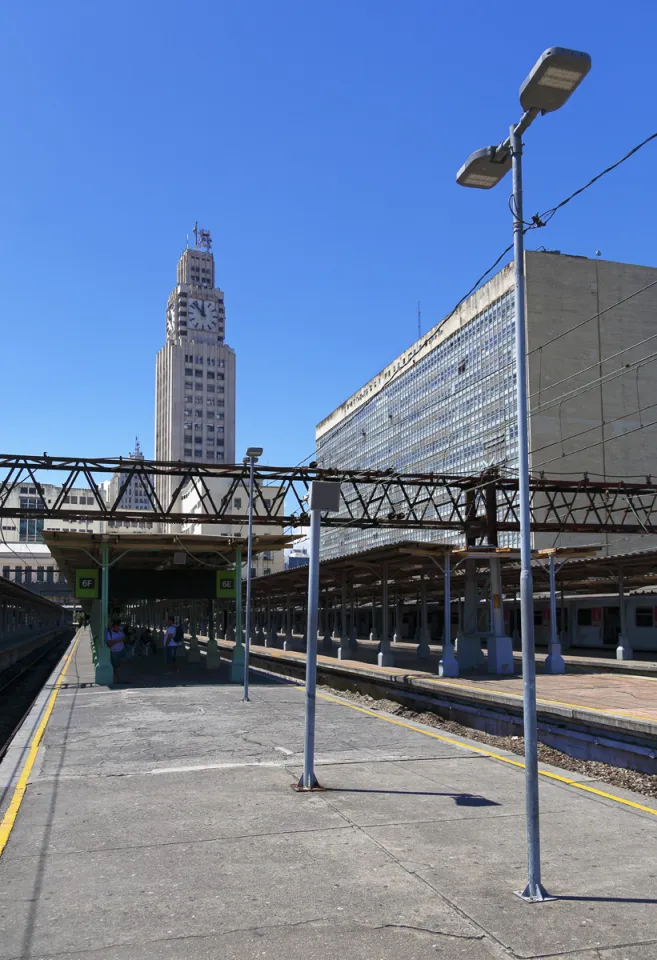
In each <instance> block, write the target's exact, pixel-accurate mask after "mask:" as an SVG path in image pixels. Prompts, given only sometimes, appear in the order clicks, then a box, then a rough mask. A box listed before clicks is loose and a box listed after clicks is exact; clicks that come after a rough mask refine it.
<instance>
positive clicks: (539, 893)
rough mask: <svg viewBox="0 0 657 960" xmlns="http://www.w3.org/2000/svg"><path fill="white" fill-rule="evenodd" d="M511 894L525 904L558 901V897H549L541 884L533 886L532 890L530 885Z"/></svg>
mask: <svg viewBox="0 0 657 960" xmlns="http://www.w3.org/2000/svg"><path fill="white" fill-rule="evenodd" d="M513 893H514V895H515V896H516V897H520V899H521V900H524V901H525V903H544V902H545V901H546V900H558V899H559V898H558V897H551V896H550V894H549V893H548V892H547V890H546V889H545V887H544V886H543V884H542V883H536V884H534V888H533V890H532V888H531V887H530V885H529V884H527V886H526V887H525V889H524V890H514V891H513Z"/></svg>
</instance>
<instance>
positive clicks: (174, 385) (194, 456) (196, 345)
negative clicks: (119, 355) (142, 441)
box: [155, 227, 235, 493]
mask: <svg viewBox="0 0 657 960" xmlns="http://www.w3.org/2000/svg"><path fill="white" fill-rule="evenodd" d="M194 237H195V246H194V247H189V246H188V247H187V248H186V249H185V250H183V253H182V255H181V257H180V260H179V261H178V272H177V283H176V286H175V288H174V289H173V290H172V292H171V294H170V296H169V300H168V302H167V308H166V343H165V344H164V346H163V347H162V349H161V350H160V352H159V353H158V355H157V363H156V374H155V379H156V385H155V458H156V459H157V460H182V461H184V462H186V463H194V462H196V463H206V464H208V463H217V464H223V463H234V462H235V353H234V351H233V350H232V349H231V348H230V347H229V346H228V345H227V344H226V342H225V336H226V313H225V308H224V295H223V292H222V291H221V290H220V289H218V287H216V286H215V263H214V255H213V253H212V238H211V236H210V231H209V230H199V229H198V228H197V227H195V228H194ZM162 492H163V493H166V492H167V491H164V490H163V491H162Z"/></svg>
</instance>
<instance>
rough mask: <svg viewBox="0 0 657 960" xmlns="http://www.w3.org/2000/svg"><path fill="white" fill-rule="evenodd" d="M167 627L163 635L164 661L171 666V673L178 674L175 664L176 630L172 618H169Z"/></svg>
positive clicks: (176, 650)
mask: <svg viewBox="0 0 657 960" xmlns="http://www.w3.org/2000/svg"><path fill="white" fill-rule="evenodd" d="M168 624H169V625H168V627H167V629H166V632H165V634H164V660H165V663H168V664H170V665H171V673H178V664H177V663H176V654H177V653H178V640H177V634H178V628H177V627H176V621H175V620H174V619H173V617H169V620H168Z"/></svg>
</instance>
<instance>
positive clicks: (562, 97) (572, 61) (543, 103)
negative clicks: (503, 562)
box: [520, 47, 591, 113]
mask: <svg viewBox="0 0 657 960" xmlns="http://www.w3.org/2000/svg"><path fill="white" fill-rule="evenodd" d="M590 69H591V57H590V56H589V54H588V53H582V52H581V51H580V50H567V49H566V48H565V47H550V49H549V50H546V51H545V53H543V54H541V56H540V57H539V58H538V60H537V61H536V63H535V64H534V66H533V68H532V71H531V73H530V74H529V76H528V77H527V79H526V80H525V82H524V83H523V85H522V86H521V87H520V106H521V107H522V109H523V110H532V109H533V110H540V111H541V113H551V112H552V111H553V110H558V109H559V108H560V107H563V105H564V103H565V102H566V101H567V100H568V98H569V97H570V95H571V94H572V93H573V92H574V91H575V90H576V89H577V87H578V86H579V85H580V83H581V82H582V80H583V79H584V77H585V76H586V74H587V73H588V72H589V70H590Z"/></svg>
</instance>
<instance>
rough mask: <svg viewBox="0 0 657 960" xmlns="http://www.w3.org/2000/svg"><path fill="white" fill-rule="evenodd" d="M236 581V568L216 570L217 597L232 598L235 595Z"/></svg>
mask: <svg viewBox="0 0 657 960" xmlns="http://www.w3.org/2000/svg"><path fill="white" fill-rule="evenodd" d="M236 581H237V571H236V570H217V597H219V598H220V599H223V600H234V599H235V597H236V596H237V590H236Z"/></svg>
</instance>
